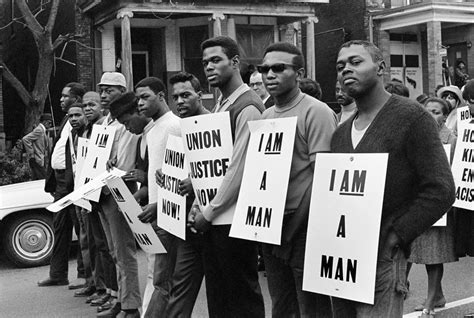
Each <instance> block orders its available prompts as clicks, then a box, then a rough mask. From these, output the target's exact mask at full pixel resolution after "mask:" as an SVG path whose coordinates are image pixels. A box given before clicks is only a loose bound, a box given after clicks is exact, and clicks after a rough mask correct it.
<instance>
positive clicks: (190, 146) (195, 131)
mask: <svg viewBox="0 0 474 318" xmlns="http://www.w3.org/2000/svg"><path fill="white" fill-rule="evenodd" d="M181 133H182V136H183V137H182V138H183V144H184V151H185V153H186V158H187V161H188V163H189V171H190V177H191V182H192V184H193V188H194V194H195V195H196V199H197V201H198V203H199V207H200V209H201V211H203V210H204V208H205V207H207V206H208V205H209V203H210V202H211V201H212V199H213V198H214V196H215V195H216V193H217V191H218V189H219V187H220V185H221V183H222V180H223V179H224V176H225V174H226V172H227V169H228V168H229V166H230V163H231V159H232V152H233V149H234V144H233V141H232V132H231V128H230V117H229V112H221V113H215V114H208V115H200V116H194V117H189V118H183V119H181ZM234 208H235V206H234V207H233V208H230V209H229V212H227V213H223V214H221V215H219V216H218V217H216V218H215V219H214V220H212V224H230V223H231V222H232V217H233V211H234Z"/></svg>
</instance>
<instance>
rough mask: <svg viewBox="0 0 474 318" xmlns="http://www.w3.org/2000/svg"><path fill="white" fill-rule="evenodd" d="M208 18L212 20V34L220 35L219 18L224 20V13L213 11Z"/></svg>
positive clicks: (220, 25)
mask: <svg viewBox="0 0 474 318" xmlns="http://www.w3.org/2000/svg"><path fill="white" fill-rule="evenodd" d="M209 19H210V20H212V30H213V34H212V36H213V37H215V36H221V35H222V24H221V20H224V19H225V15H224V13H222V12H215V13H213V14H212V17H211V18H209Z"/></svg>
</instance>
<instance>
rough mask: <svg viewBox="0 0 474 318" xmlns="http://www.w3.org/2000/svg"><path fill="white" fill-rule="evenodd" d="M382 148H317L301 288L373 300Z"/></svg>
mask: <svg viewBox="0 0 474 318" xmlns="http://www.w3.org/2000/svg"><path fill="white" fill-rule="evenodd" d="M387 161H388V154H317V155H316V161H315V169H314V179H313V189H312V195H311V205H310V212H309V222H308V233H307V239H306V255H305V261H304V272H303V289H304V290H307V291H311V292H315V293H320V294H325V295H330V296H335V297H339V298H345V299H350V300H354V301H358V302H363V303H368V304H373V303H374V293H375V273H376V265H377V249H378V242H379V231H380V220H381V216H382V203H383V195H384V188H385V176H386V172H387Z"/></svg>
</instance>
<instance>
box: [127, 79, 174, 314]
mask: <svg viewBox="0 0 474 318" xmlns="http://www.w3.org/2000/svg"><path fill="white" fill-rule="evenodd" d="M135 94H136V96H137V97H138V110H139V111H140V114H142V115H144V116H145V117H148V118H151V119H152V120H153V127H152V128H151V129H150V131H149V133H148V134H147V146H148V180H151V181H150V182H149V183H148V202H149V203H148V205H147V206H145V207H144V209H143V213H142V214H140V215H139V216H138V218H139V219H140V220H141V221H142V222H145V223H152V222H153V225H154V228H155V232H156V233H157V234H158V237H159V238H160V241H161V242H162V243H163V246H164V247H165V249H166V251H167V253H166V254H155V259H154V269H153V285H154V290H153V293H152V295H151V299H150V302H149V304H148V308H147V309H146V312H145V317H159V316H161V315H163V313H164V312H165V310H166V307H167V305H168V300H169V293H170V285H171V276H172V273H173V269H174V262H175V259H176V246H175V237H174V236H173V235H172V234H170V233H168V232H166V231H165V230H163V229H161V228H159V227H158V226H156V218H157V215H156V213H157V212H156V208H157V201H158V198H157V195H158V185H157V184H156V182H153V181H154V180H155V172H156V170H158V169H161V165H162V163H163V158H164V154H165V149H166V143H167V141H168V136H169V135H170V134H171V135H175V136H181V129H180V126H179V119H178V117H177V116H176V115H174V114H173V113H172V112H171V111H170V109H169V107H168V104H167V103H166V99H165V96H166V93H165V85H164V84H163V82H162V81H161V80H160V79H159V78H156V77H147V78H145V79H143V80H141V81H140V82H139V83H138V84H137V85H136V86H135ZM152 260H153V258H152V257H150V256H149V261H150V262H151V261H152Z"/></svg>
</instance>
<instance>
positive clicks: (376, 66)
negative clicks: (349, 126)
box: [336, 45, 385, 98]
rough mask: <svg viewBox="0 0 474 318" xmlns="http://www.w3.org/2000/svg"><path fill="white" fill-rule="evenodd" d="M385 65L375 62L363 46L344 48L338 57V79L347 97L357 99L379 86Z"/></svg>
mask: <svg viewBox="0 0 474 318" xmlns="http://www.w3.org/2000/svg"><path fill="white" fill-rule="evenodd" d="M384 65H385V64H384V63H383V62H374V61H373V60H372V56H371V55H370V53H369V52H368V51H367V50H366V49H365V48H364V47H363V46H362V45H351V46H350V47H344V48H342V49H341V50H340V51H339V55H338V57H337V63H336V70H337V79H338V81H339V83H341V87H342V89H343V90H344V91H345V92H346V93H347V95H349V96H351V97H353V98H357V97H358V96H363V95H365V94H366V93H367V92H369V91H370V90H371V89H372V88H373V87H374V86H375V85H376V84H377V82H378V81H379V77H380V76H381V75H382V74H383V70H384Z"/></svg>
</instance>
